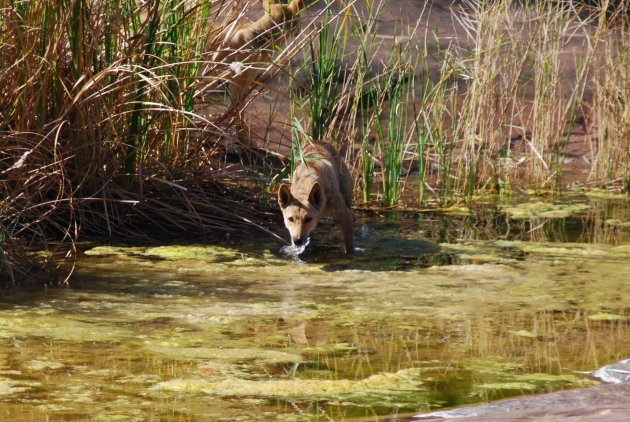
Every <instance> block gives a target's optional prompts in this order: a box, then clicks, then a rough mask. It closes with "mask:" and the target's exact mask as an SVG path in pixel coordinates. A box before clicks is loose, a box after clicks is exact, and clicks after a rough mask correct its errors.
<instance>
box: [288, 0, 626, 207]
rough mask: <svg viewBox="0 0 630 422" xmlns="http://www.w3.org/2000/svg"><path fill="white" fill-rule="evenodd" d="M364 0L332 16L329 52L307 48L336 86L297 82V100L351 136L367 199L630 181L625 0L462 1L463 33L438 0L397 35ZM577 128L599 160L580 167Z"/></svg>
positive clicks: (329, 132)
mask: <svg viewBox="0 0 630 422" xmlns="http://www.w3.org/2000/svg"><path fill="white" fill-rule="evenodd" d="M352 3H353V7H352V9H351V13H352V18H348V19H345V18H344V19H341V18H340V19H338V20H337V21H336V24H335V25H330V24H329V25H328V26H327V27H328V28H330V29H329V31H331V32H334V33H335V35H334V37H333V38H334V40H335V43H334V44H332V46H331V48H321V45H328V44H325V41H322V40H320V48H319V50H317V51H318V55H313V53H311V56H312V57H305V59H304V62H305V63H306V64H305V65H304V70H305V71H306V72H307V73H308V72H310V73H311V75H315V74H317V75H319V74H320V73H318V72H319V70H318V69H321V68H322V67H321V63H324V64H326V66H327V68H331V69H333V68H334V69H335V72H337V73H336V74H335V75H331V77H330V78H329V79H328V80H327V82H326V85H325V86H326V89H325V90H322V89H308V90H306V93H305V94H303V95H296V96H295V97H294V103H295V104H296V106H295V107H293V110H294V111H295V113H297V114H296V115H297V119H298V120H299V121H301V122H302V125H303V126H304V127H308V126H309V125H308V123H304V122H311V126H312V127H313V133H317V134H318V136H317V138H328V139H332V140H335V142H338V143H340V144H342V146H346V147H348V148H347V150H346V158H347V160H348V161H349V162H351V163H353V167H354V175H355V179H356V186H357V190H358V191H360V192H361V197H362V199H363V202H364V203H365V204H366V205H369V206H387V207H396V206H402V207H405V206H414V205H418V204H420V205H422V203H424V202H425V200H426V199H437V200H438V201H440V202H446V203H448V202H455V201H460V200H465V201H470V200H472V199H473V198H474V197H476V196H478V195H480V194H484V193H486V192H495V193H501V194H509V193H511V192H512V191H513V189H514V188H516V189H518V190H525V189H529V188H533V189H537V190H550V191H554V192H560V191H561V190H562V189H565V188H566V187H567V186H569V185H571V184H576V183H577V184H579V185H581V186H586V187H588V186H602V185H607V186H609V187H613V188H616V189H618V190H624V191H626V192H627V191H628V188H629V184H628V180H627V178H628V175H627V173H628V164H629V160H628V151H629V150H630V141H629V139H630V138H629V137H628V136H627V130H628V129H627V125H628V113H627V110H628V109H627V107H626V106H625V104H627V100H628V95H629V93H630V92H629V90H628V82H627V76H625V75H627V74H628V70H629V67H628V54H627V51H628V48H627V47H628V45H627V40H628V39H630V37H629V36H628V35H629V28H628V11H627V8H625V6H624V5H623V2H607V1H604V2H599V3H598V6H592V5H590V4H588V3H585V2H575V1H527V0H526V1H512V0H502V1H486V0H476V1H472V0H471V1H468V2H463V3H461V4H460V5H459V6H453V20H454V22H455V23H454V26H455V27H457V28H458V31H459V34H460V35H459V37H457V38H454V39H446V38H442V37H440V34H439V28H438V27H431V24H430V23H428V22H430V15H431V5H430V3H428V4H427V6H426V7H425V9H423V10H421V12H420V16H419V18H418V19H417V21H413V20H409V16H402V15H401V18H400V22H401V28H399V29H397V31H398V32H396V33H395V34H393V36H391V37H389V38H391V39H392V41H390V42H383V41H380V42H379V41H377V39H376V38H377V37H378V35H379V34H380V28H379V22H380V13H382V10H383V8H384V7H385V4H386V2H379V1H365V2H352ZM344 4H345V3H344ZM414 10H415V9H414ZM324 25H326V23H324ZM404 25H406V26H404ZM381 38H382V37H381ZM343 46H346V47H345V48H344V49H343V50H341V47H343ZM379 49H380V51H381V52H382V51H383V50H386V51H387V52H389V59H388V61H385V60H384V59H383V58H382V54H380V55H379ZM567 57H570V59H567ZM379 61H380V63H379ZM332 63H336V64H337V65H336V66H333V65H332ZM309 64H310V66H311V67H309ZM299 71H300V69H298V72H299ZM332 76H334V77H332ZM310 86H311V85H309V87H310ZM305 103H308V104H311V105H312V104H318V108H316V109H312V108H310V109H309V108H307V107H305V106H304V104H305ZM324 103H325V104H329V103H334V104H336V106H334V107H331V106H326V107H322V106H321V104H324ZM300 107H301V108H300ZM322 110H323V111H325V112H326V113H328V115H327V116H326V117H325V118H322V113H323V111H322ZM295 118H296V117H294V119H295ZM322 121H325V122H328V124H326V125H322V124H321V122H322ZM609 125H610V126H609ZM322 128H323V129H325V131H324V132H323V133H321V130H322ZM581 131H582V132H583V134H582V133H580V132H581ZM576 135H580V136H582V137H583V141H582V144H583V145H587V146H583V145H582V153H581V157H580V159H581V160H584V161H587V162H588V168H587V169H586V171H581V173H580V175H578V176H576V175H575V174H572V175H570V176H569V177H567V175H566V171H565V170H566V168H567V167H568V166H567V165H568V164H569V163H570V161H571V160H573V158H571V157H570V151H569V150H570V149H571V147H574V146H576V145H578V142H577V141H576V139H577V138H576ZM578 146H580V145H578ZM578 167H579V166H578ZM589 173H590V174H589ZM582 174H586V176H582ZM405 191H407V192H409V193H411V192H414V193H415V192H417V196H415V195H410V194H408V193H405ZM427 193H428V196H427ZM414 197H415V198H417V200H418V201H414Z"/></svg>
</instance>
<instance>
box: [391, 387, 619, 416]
mask: <svg viewBox="0 0 630 422" xmlns="http://www.w3.org/2000/svg"><path fill="white" fill-rule="evenodd" d="M442 419H448V420H449V422H450V421H454V422H455V421H466V422H480V421H490V422H494V421H502V422H517V421H519V422H525V421H537V422H540V421H543V422H552V421H584V422H586V421H589V422H592V421H594V422H622V421H623V422H627V421H630V383H624V384H609V385H600V386H597V387H591V388H584V389H576V390H567V391H559V392H555V393H549V394H541V395H538V396H531V397H523V398H520V399H511V400H504V401H500V402H497V403H489V404H483V405H480V406H471V407H465V408H461V409H454V410H448V411H441V412H433V413H426V414H422V415H416V416H414V417H411V418H409V419H406V421H408V422H411V421H416V422H420V421H427V420H428V421H437V420H442ZM396 420H397V421H404V420H405V419H396Z"/></svg>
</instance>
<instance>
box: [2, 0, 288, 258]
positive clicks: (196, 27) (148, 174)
mask: <svg viewBox="0 0 630 422" xmlns="http://www.w3.org/2000/svg"><path fill="white" fill-rule="evenodd" d="M252 7H254V6H252ZM256 7H257V13H258V14H262V13H264V12H263V9H262V7H261V6H260V5H256ZM240 10H241V8H240V7H239V4H238V3H237V2H236V1H233V0H227V1H213V2H207V1H193V0H191V1H185V2H176V1H172V0H161V1H150V2H137V1H135V0H117V1H102V0H73V1H71V2H67V1H12V2H9V3H6V4H4V5H3V6H2V8H0V34H1V35H0V37H1V39H0V45H1V46H2V47H0V62H2V63H3V66H4V68H3V71H2V73H1V74H0V94H2V95H0V110H1V115H0V174H1V175H2V176H1V177H2V179H1V180H0V183H1V186H0V188H1V190H2V194H3V196H2V199H1V202H0V207H1V208H2V209H3V215H2V223H3V224H2V235H3V236H4V237H5V240H4V242H3V245H6V244H7V242H8V241H9V240H8V237H23V238H29V236H34V237H35V238H36V239H39V240H40V241H41V240H45V239H46V238H48V237H50V236H55V237H58V238H61V239H76V238H77V237H78V236H79V234H80V233H92V234H101V235H102V234H105V235H113V234H118V235H124V236H135V235H139V236H143V235H147V234H151V233H156V234H157V232H160V231H161V232H163V233H164V232H168V231H171V230H178V231H191V232H195V233H199V234H201V233H206V234H208V235H212V233H213V232H214V231H215V230H221V231H225V230H234V229H238V228H239V227H241V226H242V225H244V224H245V225H252V224H253V225H256V226H257V224H256V221H261V219H266V217H264V216H263V214H262V213H261V212H260V210H259V211H257V210H256V209H254V207H253V205H252V203H247V201H250V202H251V201H252V200H251V199H247V198H251V197H252V195H253V193H248V192H245V191H244V190H243V188H240V187H238V180H239V178H240V177H242V176H240V173H234V174H226V173H225V172H224V171H223V170H222V169H221V162H222V161H221V159H220V157H219V156H218V152H220V151H221V148H220V147H221V142H222V139H225V138H228V137H230V136H231V135H230V133H231V132H230V131H231V128H230V127H229V124H228V123H223V122H220V121H219V120H218V118H217V116H220V115H221V114H222V112H223V111H224V110H225V107H226V104H225V103H224V102H223V101H222V99H221V98H216V96H215V97H212V96H207V95H206V96H204V95H202V94H201V92H202V91H204V90H205V91H220V90H222V89H223V88H224V87H225V77H226V76H229V73H226V72H227V69H228V68H229V63H223V62H216V61H213V60H212V56H213V55H214V54H216V53H217V52H220V51H221V49H222V48H223V46H222V42H223V39H222V36H221V34H223V33H225V28H226V27H227V26H228V25H232V24H233V23H234V22H235V21H236V20H237V19H239V18H242V16H241V12H240ZM222 31H223V32H222ZM292 54H295V51H294V52H293V53H292ZM290 58H291V56H290V55H285V56H284V59H283V60H284V62H283V61H279V62H278V63H276V65H275V66H274V69H275V70H276V71H277V70H278V69H281V68H282V63H286V61H288V60H289V59H290ZM4 64H6V65H4ZM202 69H203V70H202ZM202 108H203V112H201V111H200V110H201V109H202ZM253 202H254V203H255V201H253ZM8 227H14V229H12V230H9V229H8Z"/></svg>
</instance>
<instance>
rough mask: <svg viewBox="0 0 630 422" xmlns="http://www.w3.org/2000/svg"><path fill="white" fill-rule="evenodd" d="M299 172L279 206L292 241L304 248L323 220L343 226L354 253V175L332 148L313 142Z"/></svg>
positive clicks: (349, 250) (280, 194)
mask: <svg viewBox="0 0 630 422" xmlns="http://www.w3.org/2000/svg"><path fill="white" fill-rule="evenodd" d="M303 152H304V161H303V162H301V163H300V164H299V165H298V166H297V168H296V169H295V173H294V174H293V178H292V183H291V186H290V187H289V185H287V184H284V183H283V184H282V185H280V190H279V191H278V204H280V208H281V209H282V214H283V216H284V224H285V226H286V227H287V229H289V233H290V234H291V242H292V243H293V244H294V245H296V246H301V245H302V244H304V242H306V240H307V239H308V236H309V235H310V233H311V232H312V231H313V230H314V229H315V226H317V223H318V222H319V220H320V219H321V218H323V217H334V218H335V219H337V221H338V222H339V224H341V231H342V233H343V240H344V243H345V247H346V255H352V254H353V253H354V245H353V243H354V242H353V233H352V207H351V206H352V183H351V181H350V173H349V172H348V168H347V167H346V165H345V164H344V163H343V161H342V160H341V158H340V157H339V154H338V153H337V151H335V148H334V147H333V146H332V145H329V144H324V143H320V142H317V143H311V144H309V145H308V146H307V147H306V148H304V150H303Z"/></svg>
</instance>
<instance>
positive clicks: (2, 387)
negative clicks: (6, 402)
mask: <svg viewBox="0 0 630 422" xmlns="http://www.w3.org/2000/svg"><path fill="white" fill-rule="evenodd" d="M41 386H42V384H41V383H39V382H37V381H27V380H13V379H9V378H2V377H0V398H1V397H3V396H15V395H17V394H20V393H25V392H29V391H32V390H33V389H35V388H38V387H41Z"/></svg>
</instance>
